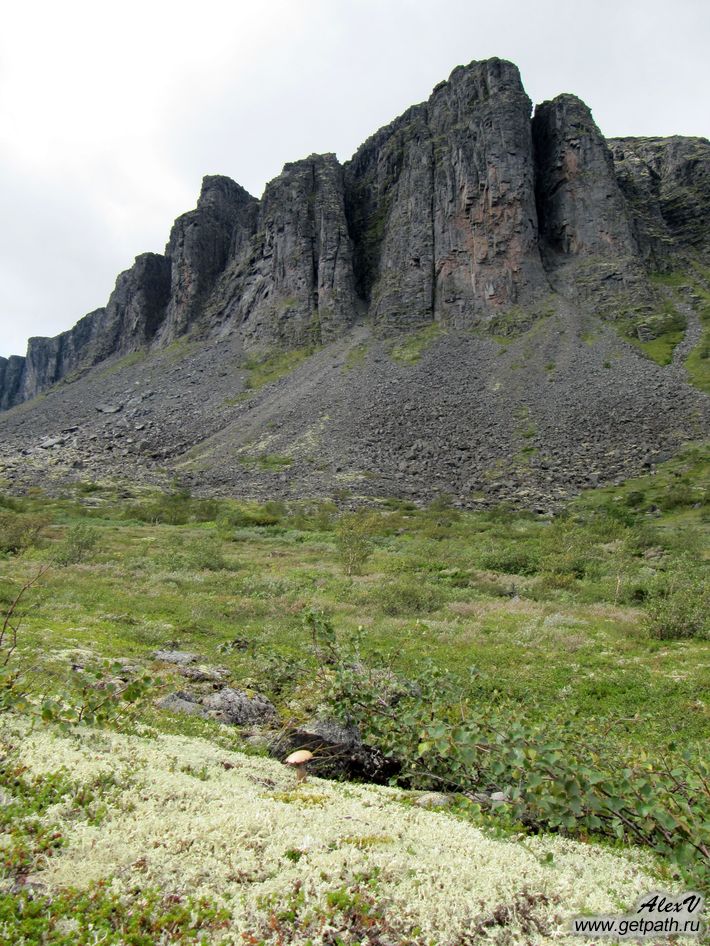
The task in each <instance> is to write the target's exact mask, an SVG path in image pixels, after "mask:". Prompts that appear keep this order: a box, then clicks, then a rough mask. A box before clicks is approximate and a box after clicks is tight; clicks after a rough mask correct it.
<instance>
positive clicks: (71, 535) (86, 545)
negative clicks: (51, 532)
mask: <svg viewBox="0 0 710 946" xmlns="http://www.w3.org/2000/svg"><path fill="white" fill-rule="evenodd" d="M98 540H99V536H98V533H97V531H96V529H93V528H92V527H91V526H88V525H86V524H85V523H83V522H80V523H78V524H77V525H75V526H72V527H71V528H70V529H69V531H68V532H67V534H66V535H65V536H64V539H63V540H62V542H61V543H60V545H59V548H58V549H57V551H56V553H55V555H54V564H55V565H78V564H79V563H80V562H84V561H86V559H87V558H89V557H90V556H91V553H92V552H93V551H94V549H95V548H96V545H97V543H98Z"/></svg>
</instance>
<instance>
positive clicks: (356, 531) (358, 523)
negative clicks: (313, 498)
mask: <svg viewBox="0 0 710 946" xmlns="http://www.w3.org/2000/svg"><path fill="white" fill-rule="evenodd" d="M374 528H375V523H374V521H373V519H372V517H371V516H365V515H362V514H361V513H346V514H345V515H342V516H341V517H340V518H339V519H338V522H337V525H336V528H335V542H336V546H337V549H338V555H339V558H340V560H341V562H342V563H343V566H344V567H345V574H346V575H359V574H361V572H362V569H363V566H364V564H365V562H366V561H367V560H368V558H369V557H370V556H371V555H372V552H373V548H374V546H373V541H372V536H373V532H374Z"/></svg>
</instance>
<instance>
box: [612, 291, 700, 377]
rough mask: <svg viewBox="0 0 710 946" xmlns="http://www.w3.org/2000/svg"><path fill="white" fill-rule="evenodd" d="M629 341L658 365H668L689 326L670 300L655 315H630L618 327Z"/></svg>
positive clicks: (632, 313) (623, 316) (625, 315)
mask: <svg viewBox="0 0 710 946" xmlns="http://www.w3.org/2000/svg"><path fill="white" fill-rule="evenodd" d="M617 326H618V329H619V331H620V333H621V334H622V335H623V337H624V338H626V339H627V341H629V342H631V344H632V345H634V346H635V347H636V348H638V349H639V350H640V351H642V352H643V353H644V354H645V355H646V356H647V357H648V358H650V359H651V360H652V361H655V362H656V364H659V365H669V364H670V363H671V361H672V360H673V352H674V350H675V347H676V345H678V344H679V342H681V341H682V340H683V335H684V334H685V329H686V322H685V318H684V317H683V315H682V314H681V313H680V312H679V311H678V310H677V309H676V307H675V306H674V305H673V303H672V302H671V301H670V300H667V301H665V302H663V303H662V304H661V305H660V307H659V308H658V309H656V310H655V311H654V312H650V313H648V312H639V311H633V310H631V311H627V312H626V313H624V314H623V315H622V316H621V318H620V319H619V321H618V323H617Z"/></svg>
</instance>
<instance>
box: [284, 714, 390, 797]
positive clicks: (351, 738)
mask: <svg viewBox="0 0 710 946" xmlns="http://www.w3.org/2000/svg"><path fill="white" fill-rule="evenodd" d="M296 749H309V750H310V751H311V752H312V753H313V754H314V756H315V758H314V759H313V760H312V761H311V762H309V764H308V767H309V771H311V772H313V773H314V774H316V775H320V776H322V777H324V778H341V777H345V778H348V779H364V780H366V781H370V782H377V783H386V782H387V781H388V780H389V779H390V778H391V777H392V776H393V775H394V774H395V773H396V772H397V771H398V770H399V764H398V763H397V762H396V761H395V760H393V759H389V758H387V757H386V756H385V755H384V754H383V753H382V752H381V751H380V750H379V749H376V748H375V747H374V746H369V745H367V744H365V743H363V741H362V739H361V737H360V733H359V732H358V730H357V729H356V728H355V727H353V726H343V725H342V724H341V723H338V722H336V721H335V720H329V719H312V720H308V721H307V722H305V723H303V724H301V725H299V726H296V727H294V728H292V729H291V730H289V731H287V732H285V733H282V734H281V735H280V736H279V737H278V738H277V739H276V740H274V742H272V744H271V745H270V746H269V753H270V754H271V755H272V756H273V757H274V758H276V759H282V760H283V759H285V758H286V756H288V755H289V754H290V753H291V752H294V751H295V750H296Z"/></svg>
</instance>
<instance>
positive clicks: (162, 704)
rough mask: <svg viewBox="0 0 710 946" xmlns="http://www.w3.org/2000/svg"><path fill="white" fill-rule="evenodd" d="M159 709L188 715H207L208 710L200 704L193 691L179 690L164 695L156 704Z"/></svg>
mask: <svg viewBox="0 0 710 946" xmlns="http://www.w3.org/2000/svg"><path fill="white" fill-rule="evenodd" d="M155 705H156V706H157V707H158V709H162V710H169V711H170V712H171V713H184V714H185V715H186V716H200V717H202V718H206V717H207V715H208V714H207V711H206V710H205V709H204V708H203V707H202V706H200V704H199V703H198V702H197V700H196V699H195V697H194V696H193V695H192V694H191V693H185V692H183V691H178V692H177V693H171V694H169V696H164V697H163V698H162V699H160V700H158V701H157V703H156V704H155Z"/></svg>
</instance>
